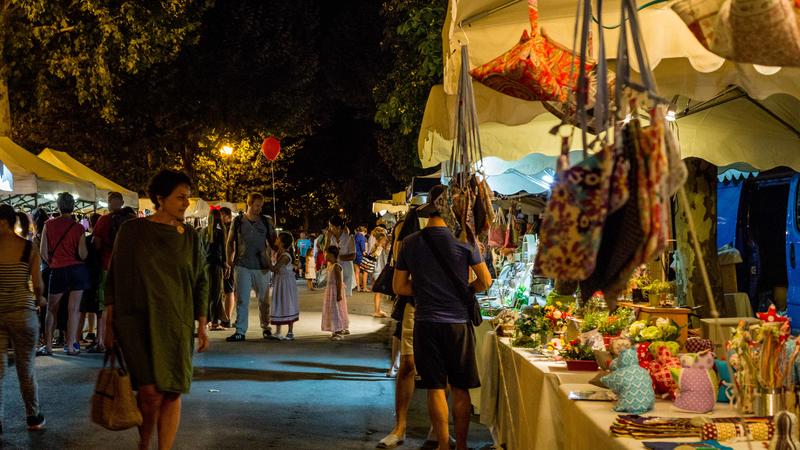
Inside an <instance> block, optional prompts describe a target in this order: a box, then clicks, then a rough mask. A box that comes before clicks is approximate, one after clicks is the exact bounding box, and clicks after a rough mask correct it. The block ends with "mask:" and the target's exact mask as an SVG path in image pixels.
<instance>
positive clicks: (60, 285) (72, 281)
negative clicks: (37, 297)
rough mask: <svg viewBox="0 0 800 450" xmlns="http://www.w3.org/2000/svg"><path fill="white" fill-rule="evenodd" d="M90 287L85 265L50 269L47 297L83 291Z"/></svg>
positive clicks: (87, 270)
mask: <svg viewBox="0 0 800 450" xmlns="http://www.w3.org/2000/svg"><path fill="white" fill-rule="evenodd" d="M91 287H92V285H91V280H90V279H89V269H88V268H87V267H86V264H76V265H74V266H67V267H60V268H58V269H52V268H51V269H50V285H49V289H48V295H58V294H64V293H66V292H73V291H85V290H87V289H89V288H91Z"/></svg>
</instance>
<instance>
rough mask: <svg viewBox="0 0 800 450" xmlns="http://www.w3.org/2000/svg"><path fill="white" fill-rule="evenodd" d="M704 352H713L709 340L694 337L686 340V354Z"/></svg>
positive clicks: (712, 345) (711, 343) (712, 344)
mask: <svg viewBox="0 0 800 450" xmlns="http://www.w3.org/2000/svg"><path fill="white" fill-rule="evenodd" d="M704 350H712V351H713V350H714V343H713V342H711V339H704V338H699V337H696V336H693V337H690V338H689V339H686V352H687V353H700V352H702V351H704Z"/></svg>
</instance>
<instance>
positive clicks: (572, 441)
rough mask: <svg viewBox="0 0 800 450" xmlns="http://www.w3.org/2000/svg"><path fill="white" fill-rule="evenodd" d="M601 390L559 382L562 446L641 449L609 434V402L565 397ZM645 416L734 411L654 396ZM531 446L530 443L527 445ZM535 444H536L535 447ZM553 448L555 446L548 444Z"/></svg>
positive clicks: (758, 446)
mask: <svg viewBox="0 0 800 450" xmlns="http://www.w3.org/2000/svg"><path fill="white" fill-rule="evenodd" d="M597 390H602V389H601V388H598V387H597V386H593V385H590V384H566V383H565V384H562V385H561V386H559V389H558V410H559V412H560V414H561V415H562V416H563V417H564V420H563V428H562V430H561V434H562V435H563V439H562V444H563V445H562V446H560V447H558V448H563V449H565V450H586V449H603V450H628V449H642V448H644V445H643V444H642V442H643V441H640V440H638V439H633V438H628V437H615V436H612V435H611V431H609V430H610V427H611V424H613V423H614V420H615V419H616V418H617V414H618V413H616V412H614V411H612V410H611V407H612V403H611V402H599V401H574V400H570V399H569V398H567V396H568V395H569V393H570V391H597ZM643 415H648V416H662V417H687V416H689V417H691V416H695V415H702V416H707V417H731V416H735V415H736V411H735V410H734V409H733V408H732V407H731V406H730V405H729V404H727V403H717V405H716V407H715V408H714V411H713V413H711V414H695V413H687V412H681V411H677V410H675V409H674V408H673V406H672V402H668V401H665V400H656V405H655V408H654V409H653V410H652V411H650V412H648V413H647V414H643ZM699 440H700V438H699V437H698V438H669V439H647V441H665V442H697V441H699ZM723 444H724V445H727V446H729V447H733V448H734V449H749V448H753V449H761V448H763V447H762V445H761V443H760V442H751V443H750V444H751V445H752V447H750V446H748V443H747V442H737V443H728V442H723ZM531 448H533V447H531ZM537 448H538V447H537ZM552 448H556V447H552Z"/></svg>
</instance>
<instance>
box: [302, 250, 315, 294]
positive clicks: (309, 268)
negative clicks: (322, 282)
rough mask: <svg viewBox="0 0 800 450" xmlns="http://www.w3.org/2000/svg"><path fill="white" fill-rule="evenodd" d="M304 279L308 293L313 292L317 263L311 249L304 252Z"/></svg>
mask: <svg viewBox="0 0 800 450" xmlns="http://www.w3.org/2000/svg"><path fill="white" fill-rule="evenodd" d="M304 277H305V279H306V286H308V290H309V291H313V290H314V280H316V279H317V261H316V260H315V258H314V251H313V249H308V252H306V273H305V274H304Z"/></svg>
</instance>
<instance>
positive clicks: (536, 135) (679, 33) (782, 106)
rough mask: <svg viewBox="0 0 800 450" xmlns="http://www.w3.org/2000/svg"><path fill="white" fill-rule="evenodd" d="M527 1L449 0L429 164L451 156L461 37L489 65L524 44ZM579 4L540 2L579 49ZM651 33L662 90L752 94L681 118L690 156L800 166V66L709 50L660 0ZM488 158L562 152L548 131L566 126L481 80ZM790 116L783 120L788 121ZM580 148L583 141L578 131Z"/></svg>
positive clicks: (696, 97) (613, 11) (697, 98)
mask: <svg viewBox="0 0 800 450" xmlns="http://www.w3.org/2000/svg"><path fill="white" fill-rule="evenodd" d="M527 7H528V5H527V2H525V1H520V0H511V1H507V0H506V1H498V0H450V3H449V6H448V12H447V17H446V21H445V26H444V30H443V45H444V48H443V54H444V59H445V68H444V70H445V78H444V83H443V85H437V86H434V87H433V88H432V89H431V92H430V95H429V97H428V102H427V105H426V108H425V114H424V117H423V121H422V125H421V128H420V135H419V141H418V151H419V158H420V161H421V162H422V166H423V167H432V166H435V165H437V164H439V163H441V162H443V161H446V160H448V159H449V158H450V151H451V148H452V138H453V124H454V120H455V117H454V116H455V92H456V89H457V80H458V70H459V69H460V52H458V51H455V50H457V49H458V48H459V47H460V46H461V45H462V44H467V43H468V44H469V50H470V66H471V67H475V66H478V65H480V64H484V63H486V62H488V61H490V60H492V59H494V58H495V57H497V56H499V55H501V54H502V53H504V52H506V51H507V50H508V49H510V48H511V47H512V46H513V45H515V44H516V43H517V42H518V40H519V37H520V35H521V33H522V31H523V30H526V29H529V28H530V25H529V22H528V14H527ZM575 7H576V3H575V2H574V1H572V0H570V1H567V0H540V2H539V13H540V25H541V26H542V28H543V29H544V30H545V31H546V32H547V34H548V35H549V36H550V37H552V38H554V39H555V40H556V41H559V42H561V43H563V44H564V45H567V46H570V45H571V44H572V38H573V25H574V14H575ZM618 11H619V2H618V1H612V2H611V3H606V6H605V7H604V12H605V13H604V16H603V17H604V20H605V21H606V23H607V24H615V23H617V22H618V21H619V19H618V14H619V13H618ZM640 15H641V20H642V30H643V33H644V40H645V43H646V46H647V51H648V55H649V58H650V60H651V64H653V65H655V66H656V67H655V70H654V73H655V77H656V82H657V84H658V86H659V90H660V93H661V95H662V96H664V97H666V98H672V97H673V96H675V95H678V94H680V95H681V96H682V97H681V98H682V99H686V98H688V99H691V101H692V103H693V104H694V105H695V106H696V105H697V104H698V102H702V101H705V100H709V99H711V98H712V97H715V96H716V95H718V94H719V93H720V92H722V91H724V90H726V89H727V88H728V87H729V86H730V85H737V86H739V87H740V88H741V91H742V94H744V95H746V96H745V97H739V98H735V97H731V98H735V99H734V100H731V101H729V102H727V103H724V104H720V105H719V106H715V107H713V108H709V109H705V110H702V111H700V112H697V113H692V114H690V115H687V116H685V117H681V116H680V115H679V119H678V121H677V126H678V131H679V134H680V137H681V143H682V150H683V156H684V157H691V156H694V157H699V158H702V159H705V160H707V161H710V162H712V163H714V164H716V165H728V164H732V163H736V162H745V163H747V164H749V165H750V166H751V167H753V168H757V169H760V170H766V169H769V168H772V167H775V166H777V165H784V166H788V167H791V168H793V169H795V170H800V151H798V149H800V131H798V128H799V127H798V125H797V124H800V100H798V98H800V68H771V69H769V68H763V67H755V66H753V65H750V64H734V63H731V62H729V61H725V60H724V59H722V58H720V57H718V56H716V55H714V54H712V53H710V52H708V51H707V50H705V49H704V48H703V47H702V46H701V45H700V43H699V42H697V40H696V39H695V38H694V36H693V35H692V34H691V32H690V31H689V30H688V28H687V27H686V25H685V24H684V23H683V22H682V21H681V20H680V19H679V18H678V16H677V15H676V14H675V13H674V12H673V11H672V10H670V9H668V8H666V7H664V6H661V5H657V6H653V7H649V8H647V9H644V10H642V11H641V12H640ZM617 36H618V34H617V31H615V30H609V31H608V32H607V35H606V46H607V48H606V50H607V54H608V57H609V58H614V57H615V55H616V47H615V45H613V43H615V42H616V40H617ZM473 88H474V92H475V102H476V105H477V110H478V111H477V112H478V120H479V122H480V124H481V125H480V133H481V144H482V147H483V152H484V156H496V157H499V158H501V159H503V160H505V161H514V160H518V159H520V158H523V157H524V156H525V155H528V154H532V153H538V154H541V155H546V156H556V155H558V153H559V152H560V142H559V139H558V138H557V137H556V136H553V135H551V134H550V133H549V131H550V130H551V129H552V128H553V127H554V126H556V125H558V124H559V123H560V121H559V119H557V118H556V117H555V116H553V115H552V114H550V113H548V112H546V111H545V109H544V107H543V106H542V104H541V103H540V102H535V101H525V100H521V99H517V98H513V97H510V96H507V95H504V94H501V93H499V92H497V91H494V90H492V89H490V88H488V87H486V86H484V85H482V84H480V83H477V82H474V83H473ZM781 122H783V123H781ZM572 145H573V150H576V149H578V148H579V146H580V139H577V131H576V134H575V135H574V136H573V140H572Z"/></svg>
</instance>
